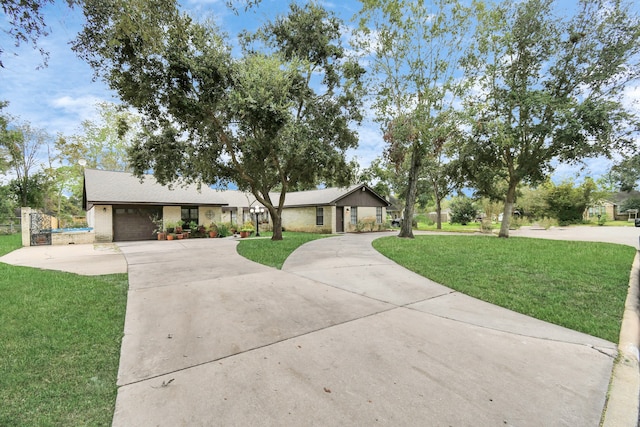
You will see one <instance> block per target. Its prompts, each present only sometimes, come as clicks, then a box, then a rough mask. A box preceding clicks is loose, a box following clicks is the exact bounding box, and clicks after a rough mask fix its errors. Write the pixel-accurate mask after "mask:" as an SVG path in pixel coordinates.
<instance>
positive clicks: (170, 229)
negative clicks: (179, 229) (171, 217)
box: [165, 221, 176, 234]
mask: <svg viewBox="0 0 640 427" xmlns="http://www.w3.org/2000/svg"><path fill="white" fill-rule="evenodd" d="M165 226H166V227H167V228H166V232H167V233H170V234H171V233H174V232H175V231H176V223H175V221H167V222H166V224H165Z"/></svg>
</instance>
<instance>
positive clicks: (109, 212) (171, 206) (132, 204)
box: [83, 169, 389, 242]
mask: <svg viewBox="0 0 640 427" xmlns="http://www.w3.org/2000/svg"><path fill="white" fill-rule="evenodd" d="M271 197H272V200H277V198H278V197H279V194H276V193H274V194H272V196H271ZM83 204H84V208H85V209H86V211H87V222H88V224H89V226H90V227H93V229H94V232H95V239H96V241H98V242H105V241H106V242H111V241H129V240H148V239H153V238H154V236H153V231H154V224H153V221H152V219H153V218H154V217H155V218H162V219H163V220H164V221H165V224H166V223H167V222H170V221H174V222H175V221H178V220H182V221H184V222H186V223H189V222H190V221H194V222H196V223H197V224H199V225H208V224H210V223H212V222H215V223H220V222H229V223H233V224H242V223H244V222H246V221H250V220H251V217H250V209H251V207H256V206H261V205H260V203H258V202H257V201H256V199H255V197H254V196H253V195H252V194H250V193H245V192H242V191H237V190H214V189H211V188H209V187H206V186H203V187H201V188H198V187H197V186H196V185H187V186H181V185H180V184H176V185H174V186H173V187H172V188H169V187H167V186H163V185H160V184H159V183H158V182H156V180H155V178H154V177H153V176H151V175H149V176H145V177H144V179H143V180H142V181H141V180H140V179H138V178H136V177H135V176H133V175H132V174H130V173H127V172H111V171H102V170H96V169H86V170H85V174H84V188H83ZM388 206H389V202H387V201H386V200H385V199H384V198H383V197H381V196H379V195H378V194H376V193H375V192H374V191H373V190H372V189H371V188H369V187H368V186H366V185H364V184H359V185H353V186H350V187H347V188H325V189H320V190H311V191H298V192H290V193H287V195H286V199H285V205H284V208H283V212H282V225H283V227H284V228H285V229H287V230H301V231H322V232H330V233H336V232H337V233H340V232H345V231H352V230H353V229H355V225H356V224H357V223H358V221H361V220H362V219H363V218H371V219H372V220H374V221H375V222H377V223H380V224H381V223H384V222H386V215H387V213H386V208H387V207H388ZM261 221H269V215H268V213H265V214H263V216H262V217H261Z"/></svg>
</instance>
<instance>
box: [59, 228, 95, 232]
mask: <svg viewBox="0 0 640 427" xmlns="http://www.w3.org/2000/svg"><path fill="white" fill-rule="evenodd" d="M89 231H93V227H83V228H54V229H52V230H51V232H52V233H86V232H89Z"/></svg>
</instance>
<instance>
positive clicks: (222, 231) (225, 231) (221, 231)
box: [218, 222, 231, 237]
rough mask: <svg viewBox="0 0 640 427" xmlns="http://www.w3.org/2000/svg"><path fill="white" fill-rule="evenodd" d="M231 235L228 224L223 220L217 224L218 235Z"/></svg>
mask: <svg viewBox="0 0 640 427" xmlns="http://www.w3.org/2000/svg"><path fill="white" fill-rule="evenodd" d="M230 235H231V230H230V224H229V223H228V222H223V223H221V224H218V237H227V236H230Z"/></svg>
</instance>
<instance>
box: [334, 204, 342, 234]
mask: <svg viewBox="0 0 640 427" xmlns="http://www.w3.org/2000/svg"><path fill="white" fill-rule="evenodd" d="M336 233H344V206H336Z"/></svg>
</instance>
